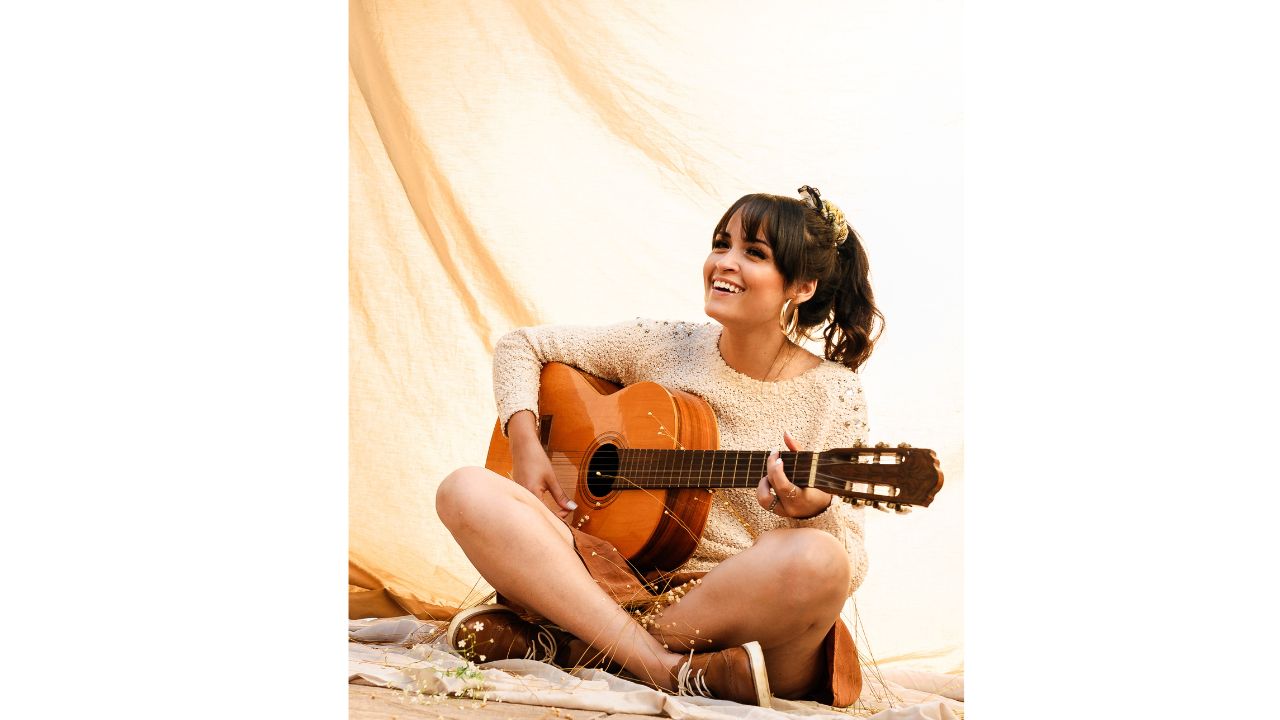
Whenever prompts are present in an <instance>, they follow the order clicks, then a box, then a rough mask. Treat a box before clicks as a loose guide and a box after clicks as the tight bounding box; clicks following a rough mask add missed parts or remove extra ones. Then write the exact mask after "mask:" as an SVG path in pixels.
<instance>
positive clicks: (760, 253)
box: [747, 248, 769, 260]
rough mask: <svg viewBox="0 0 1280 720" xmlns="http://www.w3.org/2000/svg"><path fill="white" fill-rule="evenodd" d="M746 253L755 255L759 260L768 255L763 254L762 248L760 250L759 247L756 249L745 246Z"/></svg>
mask: <svg viewBox="0 0 1280 720" xmlns="http://www.w3.org/2000/svg"><path fill="white" fill-rule="evenodd" d="M747 254H748V255H755V256H756V257H758V258H760V259H761V260H765V259H767V258H768V257H769V256H768V255H765V254H764V251H763V250H760V249H758V248H747Z"/></svg>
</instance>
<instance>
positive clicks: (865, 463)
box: [485, 363, 943, 573]
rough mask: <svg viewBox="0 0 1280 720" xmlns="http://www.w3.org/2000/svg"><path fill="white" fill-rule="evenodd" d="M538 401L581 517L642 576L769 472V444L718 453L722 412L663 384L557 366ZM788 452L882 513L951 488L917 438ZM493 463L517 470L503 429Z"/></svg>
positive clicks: (674, 555) (681, 552) (793, 468)
mask: <svg viewBox="0 0 1280 720" xmlns="http://www.w3.org/2000/svg"><path fill="white" fill-rule="evenodd" d="M538 405H539V411H540V413H541V414H542V427H543V436H542V440H543V444H544V447H545V448H546V450H547V456H548V457H549V458H550V459H551V465H552V467H553V468H554V470H555V473H556V479H557V481H558V482H559V483H560V486H561V488H563V489H564V491H565V494H566V495H567V496H568V497H570V498H573V499H574V500H575V501H576V502H577V503H578V509H577V510H576V511H574V514H573V517H572V518H571V519H570V521H569V522H570V524H571V525H573V526H574V527H577V528H579V529H581V530H582V531H584V532H588V533H591V534H592V535H595V536H596V537H600V538H604V539H606V540H609V541H610V542H612V543H613V544H614V545H615V546H616V547H617V548H618V551H619V552H620V553H621V554H622V555H623V557H625V558H627V559H628V560H629V561H630V562H631V564H632V565H634V566H635V568H636V569H637V570H638V571H640V572H641V573H645V572H649V571H652V570H657V571H662V572H668V571H671V570H674V569H675V568H677V567H679V566H680V565H681V564H683V563H684V561H685V560H687V559H688V558H689V556H690V555H692V554H693V551H694V548H695V547H697V544H698V538H700V537H701V535H702V530H703V528H704V527H705V526H706V522H707V515H708V514H709V513H710V511H711V492H710V491H711V490H712V489H714V488H754V487H755V486H756V485H757V483H759V482H760V478H761V477H763V476H764V474H765V460H766V458H767V456H768V451H765V450H760V451H755V450H718V449H717V447H718V445H719V442H720V436H719V431H718V430H717V428H716V422H715V414H714V413H713V412H712V411H711V407H710V406H709V405H708V404H707V403H706V402H705V401H704V400H702V398H699V397H698V396H696V395H692V394H690V393H687V392H683V391H680V390H670V389H667V388H664V387H663V386H661V385H658V384H657V383H637V384H635V385H630V386H628V387H626V388H619V387H618V386H617V385H614V384H612V383H609V382H607V381H605V380H602V379H600V378H597V377H593V376H590V375H586V374H585V373H582V372H581V371H579V370H577V369H575V368H572V367H569V366H568V365H564V364H561V363H549V364H547V365H546V366H545V367H544V368H543V370H542V385H541V390H540V391H539V394H538ZM781 456H782V458H783V462H784V463H785V465H786V467H787V468H788V471H789V472H788V476H789V477H790V478H791V480H792V481H793V482H795V483H796V484H798V485H804V486H806V487H816V488H818V489H820V490H823V491H825V492H829V493H832V494H835V495H838V496H840V497H841V498H843V499H845V500H847V501H849V502H852V503H857V504H865V505H868V506H871V507H875V508H878V509H882V510H890V511H893V510H896V511H898V512H907V511H908V510H909V509H910V506H913V505H918V506H928V505H929V503H931V502H932V501H933V497H934V495H936V494H937V493H938V490H940V489H941V488H942V481H943V477H942V471H941V469H940V468H939V466H938V459H937V456H936V455H935V454H934V452H933V451H932V450H926V449H923V448H912V447H910V446H907V445H906V444H903V445H899V446H898V447H889V446H888V445H887V444H884V443H880V444H879V445H877V446H876V447H874V448H863V447H857V448H836V449H832V450H822V451H802V452H783V453H781ZM485 467H487V468H489V469H490V470H492V471H494V472H496V473H498V474H499V475H503V476H506V477H510V476H511V451H510V447H509V446H508V444H507V439H506V438H505V437H503V436H502V429H501V427H495V428H494V432H493V438H492V440H491V441H490V443H489V455H488V458H487V459H486V461H485ZM543 501H544V502H547V503H548V507H549V508H550V509H552V510H555V509H556V508H555V507H554V505H553V503H552V502H551V501H550V499H549V498H543Z"/></svg>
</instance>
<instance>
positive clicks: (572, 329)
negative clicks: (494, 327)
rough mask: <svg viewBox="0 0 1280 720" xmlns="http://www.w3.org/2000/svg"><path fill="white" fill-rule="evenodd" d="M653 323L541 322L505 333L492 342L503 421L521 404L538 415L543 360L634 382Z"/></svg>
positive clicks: (495, 388)
mask: <svg viewBox="0 0 1280 720" xmlns="http://www.w3.org/2000/svg"><path fill="white" fill-rule="evenodd" d="M654 326H655V323H654V322H653V321H651V320H639V319H637V320H630V321H627V322H623V323H618V324H616V325H606V326H600V327H583V326H570V325H540V326H537V327H528V328H520V329H517V330H512V331H511V332H509V333H507V334H506V335H503V336H502V337H501V338H500V339H499V340H498V342H497V344H496V345H495V346H494V348H493V394H494V399H495V401H496V402H497V405H498V418H499V419H500V420H501V421H502V434H503V435H506V433H507V421H508V420H510V419H511V416H512V415H515V414H516V413H517V412H519V411H521V410H529V411H530V412H532V413H533V414H534V417H537V415H538V389H539V384H540V381H541V375H542V366H543V365H545V364H547V363H549V362H562V363H564V364H566V365H571V366H573V367H576V368H578V369H579V370H582V371H584V372H587V373H590V374H592V375H596V376H599V377H601V378H604V379H605V380H608V381H610V382H614V383H619V384H622V385H629V384H631V383H632V382H635V370H636V367H637V365H638V363H639V362H640V361H641V359H642V358H643V357H645V356H646V351H647V350H649V349H650V348H651V342H652V340H653V335H652V333H653V331H654Z"/></svg>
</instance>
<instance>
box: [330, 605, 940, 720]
mask: <svg viewBox="0 0 1280 720" xmlns="http://www.w3.org/2000/svg"><path fill="white" fill-rule="evenodd" d="M440 629H441V623H433V622H424V621H421V620H418V619H416V618H413V617H400V618H383V619H371V620H352V621H350V626H349V633H348V634H349V640H350V658H349V663H350V671H349V680H350V682H353V683H358V684H366V685H376V686H378V687H390V688H398V689H400V690H404V691H405V692H407V693H423V694H440V693H444V694H449V695H465V696H470V697H475V698H478V699H484V700H488V701H494V702H513V703H520V704H524V705H543V706H548V707H560V708H571V709H579V710H599V711H604V712H611V713H635V714H637V715H663V716H666V717H671V718H690V719H692V720H730V719H732V720H766V719H769V718H774V719H777V718H801V717H803V718H812V717H848V716H849V715H854V716H856V717H865V718H871V719H872V720H957V719H961V718H963V717H964V677H963V676H962V675H942V674H939V673H931V672H924V671H919V670H911V669H909V668H895V669H887V670H883V671H881V672H865V673H864V679H863V686H862V695H861V697H859V699H858V702H857V704H855V705H854V706H853V707H852V708H848V709H847V710H838V709H835V708H832V707H829V706H827V705H822V704H819V703H815V702H804V701H793V700H782V699H778V698H774V700H773V708H772V709H764V708H758V707H750V706H747V705H740V704H738V703H732V702H727V701H724V700H709V699H705V698H696V697H673V696H671V695H667V694H665V693H662V692H658V691H657V690H653V689H652V688H649V687H646V686H644V685H638V684H636V683H633V682H630V681H627V680H623V679H622V678H619V677H617V676H615V675H610V674H609V673H606V672H604V671H601V670H592V669H583V670H578V671H575V672H574V673H572V674H571V673H567V672H565V671H563V670H561V669H559V668H556V667H554V666H552V665H548V664H546V663H540V662H535V661H533V660H498V661H495V662H487V663H481V664H479V665H476V664H474V663H471V662H469V661H468V660H466V659H464V658H462V657H459V656H458V655H457V654H456V653H454V652H452V651H451V650H450V649H449V648H448V647H447V646H446V645H445V642H444V638H443V634H442V633H439V632H438V631H439V630H440ZM433 635H436V636H437V637H436V638H435V639H434V640H430V641H429V642H428V639H429V638H431V637H432V636H433Z"/></svg>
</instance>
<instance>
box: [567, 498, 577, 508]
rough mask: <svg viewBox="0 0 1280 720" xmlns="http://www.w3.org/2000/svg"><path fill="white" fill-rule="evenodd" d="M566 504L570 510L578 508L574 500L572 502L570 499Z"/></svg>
mask: <svg viewBox="0 0 1280 720" xmlns="http://www.w3.org/2000/svg"><path fill="white" fill-rule="evenodd" d="M568 504H569V509H570V510H577V509H578V503H576V502H574V501H572V500H570V501H569V503H568Z"/></svg>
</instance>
